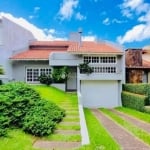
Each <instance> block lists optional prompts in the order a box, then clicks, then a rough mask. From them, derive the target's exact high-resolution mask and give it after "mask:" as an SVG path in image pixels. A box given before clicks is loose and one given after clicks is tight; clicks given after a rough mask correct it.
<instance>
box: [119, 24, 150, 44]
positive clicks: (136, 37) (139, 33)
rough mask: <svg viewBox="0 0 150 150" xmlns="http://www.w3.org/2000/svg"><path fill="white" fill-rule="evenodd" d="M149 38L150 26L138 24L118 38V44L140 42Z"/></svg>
mask: <svg viewBox="0 0 150 150" xmlns="http://www.w3.org/2000/svg"><path fill="white" fill-rule="evenodd" d="M148 38H150V24H139V25H136V26H134V27H133V28H132V29H130V30H128V31H127V32H126V33H125V35H124V36H118V37H117V41H118V42H119V43H120V44H123V43H126V42H129V43H130V42H135V41H142V40H146V39H148Z"/></svg>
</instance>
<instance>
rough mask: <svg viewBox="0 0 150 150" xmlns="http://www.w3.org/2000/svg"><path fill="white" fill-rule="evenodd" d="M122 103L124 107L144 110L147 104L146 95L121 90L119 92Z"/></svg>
mask: <svg viewBox="0 0 150 150" xmlns="http://www.w3.org/2000/svg"><path fill="white" fill-rule="evenodd" d="M121 98H122V105H123V106H124V107H129V108H133V109H136V110H139V111H144V106H145V104H147V101H148V96H145V95H139V94H135V93H131V92H126V91H123V92H122V93H121Z"/></svg>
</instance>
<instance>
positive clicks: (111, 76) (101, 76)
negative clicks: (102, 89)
mask: <svg viewBox="0 0 150 150" xmlns="http://www.w3.org/2000/svg"><path fill="white" fill-rule="evenodd" d="M78 77H79V80H123V74H122V73H94V72H93V73H91V74H81V73H79V74H78Z"/></svg>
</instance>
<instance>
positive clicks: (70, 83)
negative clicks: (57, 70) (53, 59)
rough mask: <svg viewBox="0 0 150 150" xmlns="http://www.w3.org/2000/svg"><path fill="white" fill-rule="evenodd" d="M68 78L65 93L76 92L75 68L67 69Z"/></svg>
mask: <svg viewBox="0 0 150 150" xmlns="http://www.w3.org/2000/svg"><path fill="white" fill-rule="evenodd" d="M69 70H70V72H69V77H68V80H67V84H66V90H67V91H76V90H77V68H76V67H72V68H70V69H69Z"/></svg>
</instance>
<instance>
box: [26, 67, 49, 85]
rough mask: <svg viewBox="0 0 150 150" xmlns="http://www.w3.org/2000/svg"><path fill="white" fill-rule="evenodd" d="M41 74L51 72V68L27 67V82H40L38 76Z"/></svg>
mask: <svg viewBox="0 0 150 150" xmlns="http://www.w3.org/2000/svg"><path fill="white" fill-rule="evenodd" d="M41 74H46V75H49V74H51V68H32V67H31V68H27V69H26V82H30V83H38V82H39V79H38V77H39V76H40V75H41Z"/></svg>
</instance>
